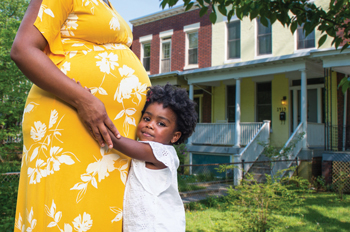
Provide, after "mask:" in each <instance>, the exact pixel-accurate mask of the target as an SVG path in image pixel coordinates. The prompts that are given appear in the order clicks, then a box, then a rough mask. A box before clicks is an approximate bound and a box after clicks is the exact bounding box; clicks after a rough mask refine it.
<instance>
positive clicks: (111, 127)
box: [105, 118, 121, 139]
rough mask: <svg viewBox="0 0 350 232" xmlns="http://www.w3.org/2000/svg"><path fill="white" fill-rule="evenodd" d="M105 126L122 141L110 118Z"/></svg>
mask: <svg viewBox="0 0 350 232" xmlns="http://www.w3.org/2000/svg"><path fill="white" fill-rule="evenodd" d="M105 124H106V126H107V128H108V129H109V130H110V131H112V132H113V134H114V136H115V137H117V139H120V137H121V135H120V133H119V131H118V129H117V128H116V127H115V125H114V124H113V122H112V120H111V119H110V118H107V120H106V121H105Z"/></svg>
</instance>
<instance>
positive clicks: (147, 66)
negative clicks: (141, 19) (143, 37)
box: [142, 43, 151, 72]
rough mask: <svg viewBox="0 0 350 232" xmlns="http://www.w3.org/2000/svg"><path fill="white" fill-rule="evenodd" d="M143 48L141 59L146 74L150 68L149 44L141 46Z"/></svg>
mask: <svg viewBox="0 0 350 232" xmlns="http://www.w3.org/2000/svg"><path fill="white" fill-rule="evenodd" d="M142 46H143V57H142V64H143V67H145V70H146V71H147V72H149V71H150V68H151V43H145V44H142Z"/></svg>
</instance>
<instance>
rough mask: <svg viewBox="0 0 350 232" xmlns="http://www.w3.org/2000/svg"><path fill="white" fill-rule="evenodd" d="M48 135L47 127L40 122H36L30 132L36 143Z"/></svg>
mask: <svg viewBox="0 0 350 232" xmlns="http://www.w3.org/2000/svg"><path fill="white" fill-rule="evenodd" d="M45 133H46V125H45V123H42V122H40V121H37V122H34V127H32V129H31V130H30V137H31V138H32V139H33V140H34V141H35V142H38V141H40V140H41V139H42V138H43V137H44V136H45Z"/></svg>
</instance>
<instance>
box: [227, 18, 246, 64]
mask: <svg viewBox="0 0 350 232" xmlns="http://www.w3.org/2000/svg"><path fill="white" fill-rule="evenodd" d="M234 22H239V28H240V30H239V48H240V51H239V57H238V58H229V46H228V43H229V38H228V36H229V29H228V26H229V24H230V23H234ZM225 32H226V33H225V63H233V62H240V61H241V59H242V41H241V40H242V22H241V21H240V20H239V19H238V18H237V16H234V17H232V18H231V21H230V22H228V21H227V20H226V24H225Z"/></svg>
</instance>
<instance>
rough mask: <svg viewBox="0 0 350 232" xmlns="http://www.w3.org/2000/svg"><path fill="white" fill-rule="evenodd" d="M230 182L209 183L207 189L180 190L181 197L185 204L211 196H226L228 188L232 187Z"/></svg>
mask: <svg viewBox="0 0 350 232" xmlns="http://www.w3.org/2000/svg"><path fill="white" fill-rule="evenodd" d="M230 186H232V185H229V184H223V183H221V184H213V185H208V186H207V187H206V188H205V189H201V190H195V191H189V192H180V196H181V199H182V201H183V203H184V204H186V203H190V202H195V201H200V200H204V199H206V198H207V197H209V196H218V197H220V196H225V195H227V190H228V189H229V188H230Z"/></svg>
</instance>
